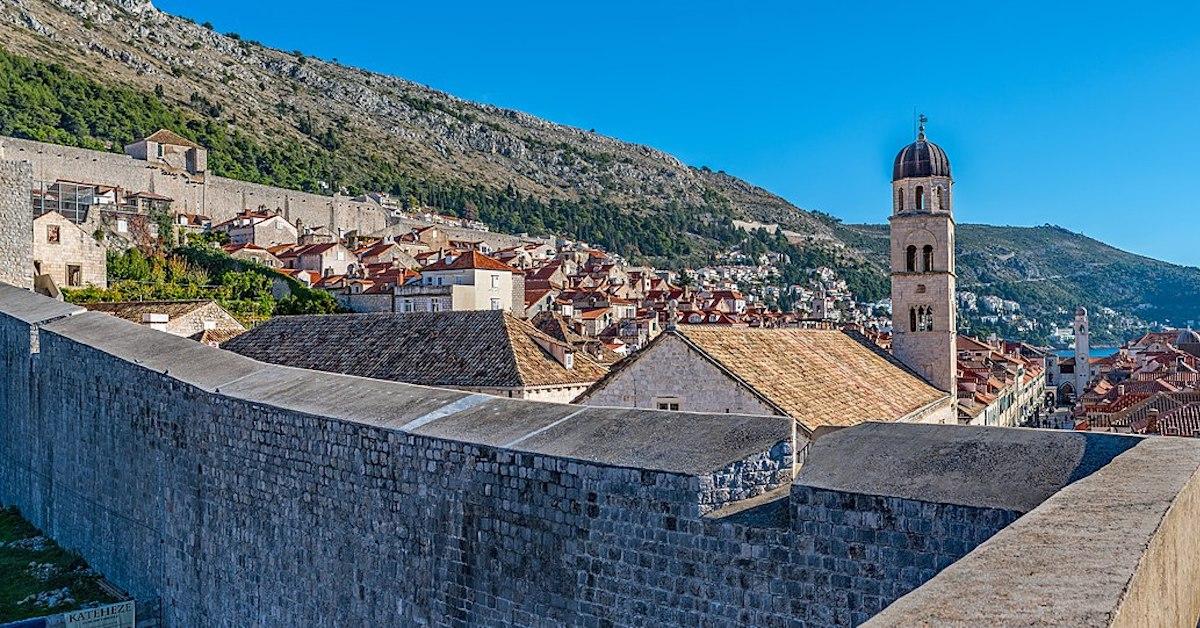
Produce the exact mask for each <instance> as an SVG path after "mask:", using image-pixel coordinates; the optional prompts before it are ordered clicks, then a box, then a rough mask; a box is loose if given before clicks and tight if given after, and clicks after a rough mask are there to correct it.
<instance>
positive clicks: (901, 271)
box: [889, 116, 958, 394]
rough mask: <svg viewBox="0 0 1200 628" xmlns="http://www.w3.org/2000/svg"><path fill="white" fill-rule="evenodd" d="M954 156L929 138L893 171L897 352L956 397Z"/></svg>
mask: <svg viewBox="0 0 1200 628" xmlns="http://www.w3.org/2000/svg"><path fill="white" fill-rule="evenodd" d="M953 183H954V182H953V180H952V179H951V177H950V160H949V159H948V158H947V157H946V153H945V152H944V151H943V150H942V149H941V148H940V147H938V146H937V145H936V144H934V143H933V142H930V141H928V140H926V139H925V118H924V116H922V117H921V127H920V131H919V132H918V134H917V140H916V141H915V142H913V143H912V144H910V145H908V146H906V147H904V148H903V149H901V150H900V153H899V154H897V155H896V161H895V164H894V165H893V169H892V215H891V217H890V218H889V221H890V222H891V266H892V321H893V324H892V329H893V334H892V352H893V354H894V355H895V356H896V358H897V359H899V360H900V361H901V362H903V363H904V364H906V365H908V366H909V368H911V369H913V370H914V371H916V372H917V373H919V374H920V375H921V376H922V377H924V378H925V379H926V380H927V381H928V382H929V383H931V384H933V385H934V386H936V387H938V388H939V389H941V390H945V391H947V392H950V393H951V394H954V393H955V392H956V391H957V390H958V386H957V382H956V379H955V374H956V369H957V367H956V364H955V356H956V355H957V353H956V351H955V341H956V339H957V336H958V321H957V311H956V309H955V308H956V306H957V303H956V300H955V269H954V216H953V213H952V191H951V189H952V187H953Z"/></svg>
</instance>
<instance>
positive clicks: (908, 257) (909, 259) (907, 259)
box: [904, 245, 917, 273]
mask: <svg viewBox="0 0 1200 628" xmlns="http://www.w3.org/2000/svg"><path fill="white" fill-rule="evenodd" d="M904 270H906V271H908V272H910V273H911V272H916V270H917V247H915V246H912V245H909V247H908V249H907V250H905V252H904Z"/></svg>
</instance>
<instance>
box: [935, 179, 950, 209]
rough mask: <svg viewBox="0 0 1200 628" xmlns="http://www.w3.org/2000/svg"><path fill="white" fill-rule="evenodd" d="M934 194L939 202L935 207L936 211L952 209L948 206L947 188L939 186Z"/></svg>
mask: <svg viewBox="0 0 1200 628" xmlns="http://www.w3.org/2000/svg"><path fill="white" fill-rule="evenodd" d="M933 193H934V197H935V200H936V202H937V205H936V206H935V207H934V209H941V210H946V209H950V207H949V206H948V205H946V188H944V187H942V186H940V185H939V186H937V188H936V189H934V191H933Z"/></svg>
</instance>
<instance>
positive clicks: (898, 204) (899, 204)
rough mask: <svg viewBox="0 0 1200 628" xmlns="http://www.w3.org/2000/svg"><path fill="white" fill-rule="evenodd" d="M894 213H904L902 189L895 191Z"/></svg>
mask: <svg viewBox="0 0 1200 628" xmlns="http://www.w3.org/2000/svg"><path fill="white" fill-rule="evenodd" d="M896 211H898V212H902V211H904V188H900V189H898V190H896Z"/></svg>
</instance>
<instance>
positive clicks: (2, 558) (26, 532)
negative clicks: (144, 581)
mask: <svg viewBox="0 0 1200 628" xmlns="http://www.w3.org/2000/svg"><path fill="white" fill-rule="evenodd" d="M31 564H32V566H31ZM100 578H101V576H100V575H99V574H97V573H95V572H94V571H93V570H91V569H90V568H88V565H87V562H85V561H84V560H83V558H81V557H80V556H79V555H78V554H76V553H74V552H69V551H67V550H65V549H63V548H61V547H59V546H58V544H57V543H55V542H54V541H52V540H50V539H48V538H46V537H43V536H42V533H41V531H40V530H38V529H37V528H35V527H33V525H32V524H30V523H29V522H28V521H26V520H25V518H24V517H22V516H21V513H20V511H19V510H17V509H16V508H3V509H0V623H2V622H10V621H16V620H18V619H27V618H30V617H40V616H42V615H52V614H55V613H62V612H66V611H70V610H75V609H78V608H84V607H85V606H98V605H102V604H108V603H111V602H116V601H118V600H117V599H116V598H114V597H113V596H111V595H109V594H108V593H106V592H105V591H104V590H103V589H101V588H100V584H99V581H100ZM54 592H58V593H59V595H55V596H54V597H56V598H57V599H59V600H61V601H60V602H59V603H57V604H55V605H53V606H46V605H44V604H43V605H39V604H37V603H35V602H34V601H32V600H36V599H37V597H38V595H39V594H42V595H43V599H45V598H46V597H48V596H49V594H53V593H54ZM63 593H65V595H62V594H63ZM31 598H32V599H31ZM22 602H24V603H22Z"/></svg>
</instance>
